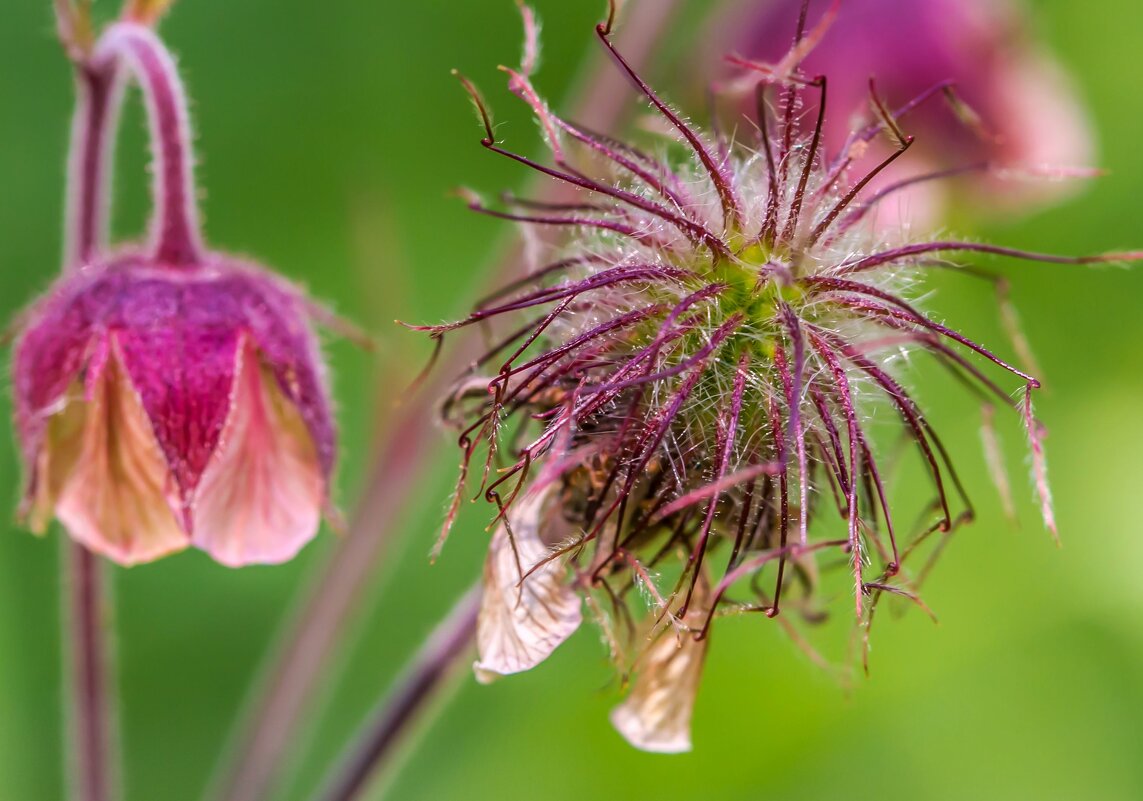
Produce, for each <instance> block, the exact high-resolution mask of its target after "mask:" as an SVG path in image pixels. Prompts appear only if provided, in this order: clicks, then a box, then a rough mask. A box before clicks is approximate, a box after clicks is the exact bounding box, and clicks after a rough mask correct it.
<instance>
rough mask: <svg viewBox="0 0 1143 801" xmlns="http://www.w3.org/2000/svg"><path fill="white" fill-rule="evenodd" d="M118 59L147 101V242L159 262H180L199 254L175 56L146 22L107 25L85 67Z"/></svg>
mask: <svg viewBox="0 0 1143 801" xmlns="http://www.w3.org/2000/svg"><path fill="white" fill-rule="evenodd" d="M119 63H123V64H124V65H125V66H126V67H127V68H128V69H129V70H130V71H131V73H132V75H133V76H134V77H135V79H136V80H137V81H138V82H139V86H140V87H141V88H142V90H143V97H144V99H145V101H146V106H147V118H148V120H149V124H150V131H151V147H152V149H153V153H154V159H155V165H154V185H153V188H152V191H153V203H154V211H153V213H152V218H151V240H152V242H151V248H152V255H153V256H154V258H155V259H156V260H157V261H159V262H160V263H162V264H166V265H170V266H178V267H185V266H190V265H193V264H197V263H199V262H201V260H202V253H203V244H202V237H201V233H200V230H199V219H198V206H197V203H196V199H195V189H194V175H193V158H192V155H191V144H190V142H191V137H190V122H189V120H188V117H187V102H186V95H185V92H184V91H183V85H182V81H181V80H180V79H179V75H178V70H177V68H176V67H175V62H174V59H172V58H171V54H170V53H169V52H168V51H167V49H166V47H165V46H164V45H163V43H162V41H160V39H159V37H158V36H156V35H155V34H154V33H153V32H152V31H151V30H150V29H149V28H146V27H144V26H142V25H137V24H134V23H130V22H120V23H116V24H114V25H112V26H111V27H109V28H108V29H107V32H106V33H104V34H103V36H102V37H101V38H100V40H99V43H98V44H97V45H96V47H95V52H94V53H93V55H92V58H91V66H90V68H91V69H92V70H93V71H95V72H97V73H113V72H114V70H115V69H116V66H117V65H118V64H119Z"/></svg>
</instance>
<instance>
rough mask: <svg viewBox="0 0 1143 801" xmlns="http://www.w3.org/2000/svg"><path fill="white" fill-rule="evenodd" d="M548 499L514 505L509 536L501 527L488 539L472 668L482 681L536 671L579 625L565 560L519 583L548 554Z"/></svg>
mask: <svg viewBox="0 0 1143 801" xmlns="http://www.w3.org/2000/svg"><path fill="white" fill-rule="evenodd" d="M548 495H549V493H546V492H545V493H541V494H539V495H538V496H536V497H531V498H525V499H523V500H521V501H520V502H519V503H517V504H515V506H514V507H513V509H512V511H511V512H510V514H509V520H510V521H511V524H512V537H511V538H509V536H508V530H507V528H506V527H505V526H504V525H501V526H500V527H499V528H497V529H496V533H495V534H494V535H493V537H492V543H491V544H490V546H489V550H488V559H487V561H486V562H485V563H484V598H483V601H482V603H481V607H480V618H479V620H478V621H477V625H476V643H477V648H478V650H479V652H480V660H479V661H478V662H477V663H476V665H475V666H474V667H475V670H476V677H477V679H479V680H480V681H482V682H488V681H491V680H493V679H494V678H496V676H501V675H507V674H509V673H519V672H521V671H524V670H529V669H530V668H533V667H535V666H536V665H538V664H539V663H540V662H543V661H544V660H545V659H547V658H548V656H549V655H550V654H551V653H552V651H554V650H555V649H556V648H557V647H558V646H559V645H560V643H562V642H563V641H564V640H566V639H567V638H568V637H570V636H571V634H572V632H574V631H575V630H576V629H577V628H579V624H580V623H581V622H582V621H583V611H582V609H581V605H580V600H579V596H578V595H576V593H575V590H574V589H572V587H571V586H570V585H569V584H568V581H567V577H566V575H565V574H566V568H565V566H564V563H563V560H561V559H555V560H552V561H551V562H549V563H548V564H546V565H544V566H543V567H541V568H539V569H538V570H536V571H535V572H534V573H532V574H531V575H529V576H528V577H527V578H526V579H524V581H523V584H521V583H520V579H521V577H522V575H524V574H527V573H528V571H529V570H530V569H531V568H532V567H533V566H535V565H536V564H538V563H539V562H540V561H541V560H543V559H544V558H545V557H546V556H547V555H548V548H547V547H546V546H545V545H544V542H543V540H542V539H541V537H540V533H539V532H540V524H541V516H542V512H543V509H542V507H543V505H544V501H545V499H546V498H547V497H548ZM513 541H514V542H515V549H513ZM517 556H518V557H519V561H517Z"/></svg>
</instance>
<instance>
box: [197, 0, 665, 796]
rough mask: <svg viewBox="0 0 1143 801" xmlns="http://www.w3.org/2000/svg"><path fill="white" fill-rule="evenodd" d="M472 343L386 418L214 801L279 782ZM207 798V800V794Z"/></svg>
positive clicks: (618, 94) (606, 72)
mask: <svg viewBox="0 0 1143 801" xmlns="http://www.w3.org/2000/svg"><path fill="white" fill-rule="evenodd" d="M677 4H678V0H654V2H638V3H637V2H631V3H628V6H627V13H628V19H627V22H626V23H625V25H624V30H625V31H627V32H629V34H630V35H629V36H626V37H623V47H624V50H625V52H626V53H627V54H628V60H629V61H630V62H631V63H632V64H642V63H644V62H645V61H646V60H647V59H648V57H649V56H650V54H651V52H652V50H653V47H654V45H655V43H656V42H657V41H658V40H659V34H660V32H661V31H662V30H663V29H664V28H665V27H666V25H667V23H668V21H669V20H670V18H671V16H672V14H673V13H674V10H675V8H676V6H677ZM625 91H628V90H627V83H626V81H625V80H624V79H623V78H622V77H620V76H616V75H613V74H612V71H611V67H610V64H608V63H607V62H606V61H605V60H603V59H596V63H595V65H594V66H593V68H592V70H591V71H590V73H589V74H588V77H587V80H586V81H585V82H584V84H583V87H582V91H580V92H579V94H578V101H577V102H575V103H574V104H573V106H574V113H573V115H572V119H576V120H578V121H581V122H582V123H583V124H584V125H585V126H587V127H589V128H592V129H607V128H610V127H613V126H614V125H615V124H616V122H617V121H618V120H619V119H620V118H621V117H622V115H623V112H624V109H625V108H627V107H628V106H629V105H630V96H629V95H627V94H624V92H625ZM549 186H550V187H551V188H549V189H547V190H545V192H546V194H544V193H541V194H542V198H541V199H544V200H549V201H552V202H560V201H561V200H563V199H565V198H566V197H567V191H568V190H567V189H566V188H565V187H562V186H558V185H550V184H549ZM522 264H523V248H522V247H519V246H517V247H515V249H514V250H513V251H511V252H510V253H509V254H508V255H507V256H506V257H505V258H503V259H502V260H501V261H500V265H501V266H500V270H499V271H498V273H497V275H496V276H495V277H494V278H493V279H492V280H493V283H494V284H499V283H501V282H503V281H507V280H510V279H512V278H515V277H517V276H518V275H519V274H520V273H521V271H522ZM478 351H479V344H478V343H476V342H471V343H469V344H467V345H465V346H462V347H460V348H458V349H457V350H456V351H454V353H453V354H452V357H451V358H450V359H449V360H448V362H447V363H444V364H441V365H439V366H438V367H437V372H436V377H435V380H433V381H429V382H426V384H425V385H424V386H423V387H422V388H421V389H420V390H419V391H418V392H417V395H416V397H412V398H406V399H404V401H403V403H402V404H401V406H400V408H399V411H398V413H397V415H396V416H395V417H396V419H395V420H393V421H392V423H391V427H390V428H389V432H388V434H387V436H386V440H385V444H384V445H383V446H382V448H381V450H380V451H379V452H378V453H377V454H376V456H375V457H374V461H373V464H372V467H371V469H370V472H369V474H368V477H367V478H366V480H365V486H364V490H363V492H362V494H361V499H360V501H359V502H358V506H357V508H356V509H355V513H354V515H353V519H352V521H351V523H350V527H349V532H348V534H347V536H346V537H345V539H344V541H343V542H342V544H341V546H340V547H339V548H338V550H337V551H335V552H334V554H333V555H332V557H331V558H330V560H329V562H327V563H326V564H325V565H324V566H323V567H322V569H321V573H320V575H317V576H316V577H315V579H314V582H313V584H312V585H311V586H310V587H309V588H308V592H307V593H306V595H305V596H304V597H302V598H301V602H300V603H299V605H298V607H297V610H298V611H297V612H296V613H295V615H294V616H293V617H292V618H291V619H290V621H289V623H288V627H287V629H286V631H285V634H284V636H283V638H282V641H281V644H280V645H279V646H278V647H277V648H275V650H274V651H273V653H271V654H270V656H269V658H268V661H267V663H266V664H267V665H269V666H271V668H270V670H271V671H272V672H269V673H268V674H267V676H268V678H267V680H266V683H265V685H264V686H263V687H262V688H260V691H259V696H258V697H257V699H256V701H255V706H254V707H253V711H252V714H251V715H250V717H249V718H248V719H247V720H245V721H244V722H243V731H241V732H240V734H239V737H240V738H241V739H240V740H239V742H238V743H237V744H236V745H235V747H233V748H231V749H227V750H228V751H229V752H230V753H228V755H227V763H226V765H225V767H224V769H228V770H229V773H228V774H227V775H225V776H224V778H223V780H222V781H223V784H222V785H221V786H220V787H219V788H217V798H218V799H219V801H264V799H266V798H269V797H271V794H272V792H273V789H274V787H275V784H276V783H277V782H278V781H279V780H280V779H281V775H280V772H281V770H282V763H283V760H284V759H286V757H287V756H288V755H289V753H290V749H291V747H292V746H293V747H296V743H294V740H295V733H296V730H297V728H298V726H297V724H298V722H299V721H300V720H301V718H302V715H303V714H304V713H305V712H306V710H307V709H308V704H309V702H310V700H311V696H312V695H313V694H314V690H315V687H317V685H318V683H319V680H320V679H322V678H323V677H324V675H325V674H324V673H323V671H324V670H325V668H326V667H327V666H328V664H329V661H330V657H331V656H332V655H333V654H334V653H336V652H337V650H338V648H339V647H340V645H341V638H342V636H343V635H344V634H345V633H346V629H347V628H348V625H347V622H348V621H349V620H350V619H351V618H352V615H353V612H354V610H355V609H356V604H357V602H358V601H359V599H360V598H361V596H362V595H363V594H364V591H365V588H366V587H367V586H368V584H369V582H370V581H372V580H374V579H375V578H376V576H377V571H378V568H379V565H380V563H381V562H382V560H381V558H380V557H381V555H382V554H383V553H384V551H385V549H386V548H387V547H388V546H389V544H390V542H391V540H392V534H393V533H394V527H395V526H396V524H397V522H398V521H399V520H400V519H401V515H400V510H401V509H402V508H404V504H405V502H406V501H408V500H409V499H410V498H412V497H414V495H413V494H412V492H411V490H412V488H414V487H416V486H417V483H418V482H419V481H420V477H421V476H422V475H423V473H424V471H425V470H426V469H427V468H428V466H429V465H430V464H431V460H430V458H429V457H430V456H431V454H432V453H433V452H434V451H433V443H434V441H435V440H434V437H436V436H437V434H438V431H437V428H436V426H435V425H434V421H433V418H432V415H431V414H430V413H428V412H427V411H426V406H427V405H431V403H432V401H431V399H432V398H436V397H440V395H441V393H442V392H443V391H444V389H445V388H446V387H447V386H448V385H449V384H450V383H451V382H452V380H453V379H454V378H455V376H456V374H457V373H459V372H460V371H461V370H463V369H464V368H465V366H467V365H468V364H469V363H471V361H472V360H473V359H474V358H476V356H477V355H478ZM211 797H214V794H211Z"/></svg>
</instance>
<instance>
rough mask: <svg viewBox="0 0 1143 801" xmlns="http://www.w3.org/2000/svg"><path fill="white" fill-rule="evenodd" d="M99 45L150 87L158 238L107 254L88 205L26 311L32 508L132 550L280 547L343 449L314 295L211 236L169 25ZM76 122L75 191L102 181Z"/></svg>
mask: <svg viewBox="0 0 1143 801" xmlns="http://www.w3.org/2000/svg"><path fill="white" fill-rule="evenodd" d="M90 58H91V61H90V63H88V64H85V65H84V69H85V74H86V75H88V76H89V77H90V76H94V78H96V79H98V78H99V77H100V76H112V75H114V73H115V71H116V70H118V69H120V68H121V67H122V66H123V65H126V66H127V67H129V68H130V69H131V71H132V72H133V73H134V75H135V77H136V78H137V79H138V80H139V83H140V84H141V86H142V89H143V92H144V97H145V99H146V101H147V108H148V114H149V118H150V122H151V133H152V139H153V142H154V145H155V158H156V166H155V171H154V172H155V204H156V211H155V217H154V222H153V224H152V241H151V242H150V243H148V245H146V246H144V247H136V248H127V249H124V250H122V251H120V252H118V253H116V254H113V255H107V254H105V253H103V252H102V249H101V248H99V247H98V246H97V243H96V242H95V240H94V237H95V236H97V233H96V232H95V229H96V228H97V227H98V225H97V224H96V223H94V222H92V221H91V220H88V221H86V224H82V223H83V222H84V221H79V222H80V223H81V224H80V225H78V226H77V227H78V229H79V231H80V238H81V240H82V241H80V242H76V243H72V245H73V247H74V248H75V253H74V255H73V260H72V262H71V263H69V264H68V265H67V269H66V271H65V273H64V275H63V276H62V277H61V278H59V279H58V280H57V281H56V283H55V285H54V286H53V287H52V288H51V289H50V290H49V291H48V292H47V294H46V295H45V296H44V297H43V298H41V299H40V300H38V301H37V302H36V303H34V304H33V305H32V306H31V308H30V309H28V310H27V311H26V312H25V314H24V317H23V327H22V331H21V332H20V334H19V336H18V338H17V341H16V343H15V351H14V355H13V359H12V371H13V376H12V380H13V386H14V394H15V419H16V429H17V433H18V436H19V439H20V444H21V449H22V453H23V458H24V463H25V469H26V473H27V490H26V495H25V498H24V502H23V505H22V511H23V513H24V514H25V516H26V517H27V519H28V522H29V524H30V526H31V527H32V528H33V530H35V531H36V532H38V533H42V532H43V531H44V530H45V529H46V527H47V525H48V523H49V521H50V519H51V518H52V517H53V516H55V517H58V518H59V519H60V521H61V522H62V523H63V524H64V526H65V528H66V529H67V530H68V532H69V533H70V534H71V536H72V537H73V538H74V539H76V540H77V541H79V542H81V543H83V544H84V545H85V546H87V547H88V548H90V549H91V550H93V551H96V552H98V553H100V554H103V555H105V556H107V557H108V558H110V559H113V560H114V561H116V562H119V563H121V564H125V565H130V564H136V563H140V562H147V561H151V560H153V559H157V558H159V557H161V556H163V555H165V554H168V553H172V552H175V551H179V550H181V549H183V548H186V547H187V546H190V545H193V546H195V547H197V548H200V549H202V550H204V551H207V552H208V553H209V554H211V556H213V557H214V558H215V559H216V560H217V561H219V562H221V563H223V564H226V565H230V566H239V565H245V564H251V563H276V562H282V561H285V560H287V559H290V558H291V557H292V556H293V555H294V554H295V553H296V552H297V551H298V550H299V549H300V548H301V547H302V546H303V545H304V544H305V543H306V542H308V541H309V540H310V539H311V538H312V537H313V536H314V534H315V533H316V532H317V529H318V527H319V524H320V522H321V517H322V513H323V511H324V509H325V508H326V505H327V503H328V496H329V482H330V476H331V471H332V469H333V463H334V449H335V443H334V440H335V435H334V426H333V421H332V419H331V415H330V403H329V398H328V391H327V388H326V382H325V376H324V367H323V364H322V359H321V355H320V353H319V349H318V344H317V340H316V338H315V336H314V334H313V331H312V330H311V316H312V314H311V313H312V310H313V306H312V305H311V304H310V302H309V301H308V300H307V299H306V297H305V296H304V294H303V293H302V291H301V290H299V289H298V288H296V287H294V286H292V285H290V284H289V283H288V282H286V281H285V280H283V279H281V278H278V277H276V276H274V275H272V274H271V273H269V272H267V271H266V270H264V269H262V268H261V267H258V266H256V265H254V264H250V263H247V262H244V261H241V260H238V259H235V258H232V257H229V256H225V255H221V254H218V253H214V252H211V251H209V250H207V249H206V248H205V246H203V244H202V243H201V240H200V235H199V231H198V221H197V214H196V211H195V203H194V187H193V181H192V177H191V167H190V159H191V156H190V145H189V142H190V136H189V131H188V125H187V119H186V102H185V98H184V96H183V91H182V87H181V84H180V83H179V80H178V76H177V73H176V71H175V68H174V63H173V61H172V60H171V58H170V57H169V55H168V54H167V52H166V50H165V49H164V48H163V46H162V44H161V42H160V41H159V40H158V38H157V37H156V36H155V35H154V34H153V33H152V32H151V31H150V30H149V29H147V28H145V27H143V26H141V25H137V24H134V23H118V24H115V25H112V26H111V27H110V28H109V29H108V30H107V31H106V32H105V33H104V34H103V35H102V37H101V38H100V40H99V41H98V42H97V43H96V45H95V47H94V50H93V52H92V55H91V57H90ZM87 99H88V102H91V98H87ZM81 107H82V106H81ZM103 111H104V114H103V116H102V117H101V118H99V119H102V120H106V118H107V117H109V116H110V113H109V110H108V109H103ZM81 123H82V119H81ZM102 124H103V125H106V124H107V123H106V122H105V121H104V122H103V123H102ZM77 133H78V135H77V141H78V148H79V151H80V155H79V156H76V157H73V162H72V167H73V169H75V170H78V171H80V172H81V173H82V174H81V176H80V177H79V178H78V179H77V180H76V181H75V184H74V185H73V192H75V191H88V192H90V193H92V194H96V193H97V191H98V187H92V186H90V185H87V184H85V183H84V180H85V176H86V177H87V180H90V176H98V175H100V174H101V173H102V164H101V163H99V162H98V160H97V161H94V162H93V161H90V160H88V161H85V159H84V157H83V154H84V153H94V154H95V155H96V159H98V158H100V157H101V155H100V148H99V147H94V148H93V147H90V141H91V140H92V139H93V138H94V139H98V138H99V137H100V136H103V135H105V134H106V129H105V128H104V129H102V130H100V129H97V128H91V129H84V127H83V125H82V124H80V125H79V126H78V128H77ZM87 205H88V206H90V204H87ZM84 231H86V232H87V233H86V234H84V233H83V232H84Z"/></svg>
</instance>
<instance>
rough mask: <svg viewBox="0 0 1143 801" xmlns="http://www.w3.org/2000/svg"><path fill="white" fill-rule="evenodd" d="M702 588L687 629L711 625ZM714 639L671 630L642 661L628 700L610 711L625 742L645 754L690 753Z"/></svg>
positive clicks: (653, 646) (693, 599)
mask: <svg viewBox="0 0 1143 801" xmlns="http://www.w3.org/2000/svg"><path fill="white" fill-rule="evenodd" d="M708 593H709V590H708V589H706V588H705V586H704V585H703V584H701V583H700V585H699V586H698V587H696V590H695V596H694V597H693V598H692V603H693V605H692V608H691V611H690V612H689V613H688V615H687V621H688V623H689V624H690V625H691V626H692V627H693V628H694V629H696V630H697V629H699V628H700V627H701V626H702V624H703V622H704V621H705V619H706V615H707V610H706V608H705V607H706V605H707V604H706V601H705V597H706V596H707V595H708ZM709 642H710V638H709V636H707V637H703V638H702V639H701V640H696V639H695V634H694V632H693V631H689V630H684V631H680V632H676V631H674V630H670V629H668V630H666V631H663V632H661V633H660V634H659V635H658V636H657V639H655V641H654V642H652V643H651V645H650V646H648V648H647V650H646V651H645V652H644V653H643V655H642V656H641V657H640V663H641V664H640V666H639V673H638V675H637V676H636V678H635V683H634V685H633V686H632V687H631V692H630V693H629V694H628V696H627V699H626V700H625V701H624V702H623V703H622V704H620V705H619V706H617V707H616V708H615V709H613V710H612V711H611V724H612V725H613V726H615V728H616V729H617V730H618V731H619V733H620V734H622V735H623V737H624V739H626V740H627V742H629V743H631V745H633V746H635V747H636V748H639V749H642V750H643V751H653V752H656V753H661V754H678V753H682V752H685V751H690V750H691V714H692V713H693V712H694V706H695V696H697V695H698V688H699V681H700V679H701V678H702V666H703V661H704V660H705V659H706V648H707V644H708V643H709Z"/></svg>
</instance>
